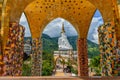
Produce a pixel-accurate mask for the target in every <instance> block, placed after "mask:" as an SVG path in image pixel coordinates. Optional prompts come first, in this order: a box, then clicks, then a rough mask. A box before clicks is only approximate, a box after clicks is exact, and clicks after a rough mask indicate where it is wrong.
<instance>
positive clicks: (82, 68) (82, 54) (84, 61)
mask: <svg viewBox="0 0 120 80" xmlns="http://www.w3.org/2000/svg"><path fill="white" fill-rule="evenodd" d="M77 46H78V47H77V48H78V76H88V51H87V39H84V38H79V39H78V42H77Z"/></svg>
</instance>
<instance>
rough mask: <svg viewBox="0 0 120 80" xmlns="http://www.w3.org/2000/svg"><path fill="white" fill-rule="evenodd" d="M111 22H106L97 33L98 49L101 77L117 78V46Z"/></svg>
mask: <svg viewBox="0 0 120 80" xmlns="http://www.w3.org/2000/svg"><path fill="white" fill-rule="evenodd" d="M114 27H115V26H114V23H113V22H107V23H105V24H104V25H102V26H100V27H99V29H98V32H99V49H100V53H101V60H100V63H101V68H102V76H117V75H118V71H117V63H118V61H117V59H118V53H117V50H116V48H117V46H116V35H115V28H114Z"/></svg>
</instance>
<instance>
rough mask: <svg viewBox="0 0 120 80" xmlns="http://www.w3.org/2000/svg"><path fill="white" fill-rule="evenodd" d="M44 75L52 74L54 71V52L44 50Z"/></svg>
mask: <svg viewBox="0 0 120 80" xmlns="http://www.w3.org/2000/svg"><path fill="white" fill-rule="evenodd" d="M42 59H43V63H42V76H50V75H52V71H53V66H54V65H53V54H51V53H47V52H43V55H42Z"/></svg>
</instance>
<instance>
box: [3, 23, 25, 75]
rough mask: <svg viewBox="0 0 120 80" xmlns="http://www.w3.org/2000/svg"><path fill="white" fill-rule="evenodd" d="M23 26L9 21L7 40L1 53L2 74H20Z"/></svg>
mask: <svg viewBox="0 0 120 80" xmlns="http://www.w3.org/2000/svg"><path fill="white" fill-rule="evenodd" d="M23 41H24V28H23V27H21V26H19V24H18V23H10V26H9V34H8V40H7V44H6V47H5V52H4V53H3V62H4V68H3V71H4V73H3V76H21V75H22V62H23V61H22V60H23V51H24V47H23V45H24V42H23Z"/></svg>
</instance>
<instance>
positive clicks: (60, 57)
mask: <svg viewBox="0 0 120 80" xmlns="http://www.w3.org/2000/svg"><path fill="white" fill-rule="evenodd" d="M59 59H62V61H63V62H64V63H65V59H64V58H63V57H62V56H58V57H57V58H56V59H55V61H54V63H55V65H54V68H55V71H56V63H57V60H59ZM64 63H63V68H64Z"/></svg>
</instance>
